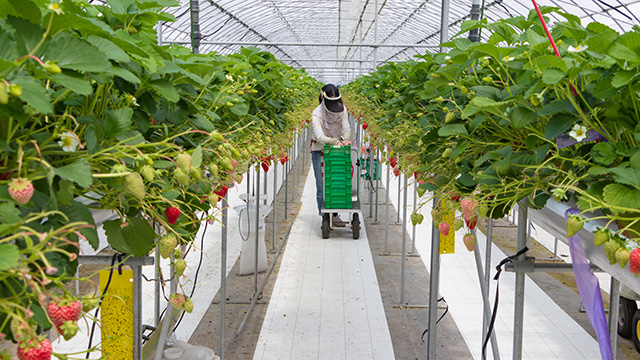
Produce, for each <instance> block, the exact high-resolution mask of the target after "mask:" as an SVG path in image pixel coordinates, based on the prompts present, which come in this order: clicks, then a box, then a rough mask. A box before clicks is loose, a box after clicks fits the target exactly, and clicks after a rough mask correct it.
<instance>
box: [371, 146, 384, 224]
mask: <svg viewBox="0 0 640 360" xmlns="http://www.w3.org/2000/svg"><path fill="white" fill-rule="evenodd" d="M376 159H377V160H378V164H373V170H374V174H377V176H376V216H375V218H374V219H373V223H374V224H377V223H378V191H379V190H380V175H381V174H380V173H379V171H378V167H380V168H382V166H380V149H378V148H376V157H375V158H374V161H375V160H376Z"/></svg>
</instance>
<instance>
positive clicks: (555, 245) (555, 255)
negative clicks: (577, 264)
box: [553, 237, 558, 258]
mask: <svg viewBox="0 0 640 360" xmlns="http://www.w3.org/2000/svg"><path fill="white" fill-rule="evenodd" d="M553 257H554V258H557V257H558V238H557V237H554V238H553Z"/></svg>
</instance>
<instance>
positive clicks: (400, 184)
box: [396, 173, 402, 224]
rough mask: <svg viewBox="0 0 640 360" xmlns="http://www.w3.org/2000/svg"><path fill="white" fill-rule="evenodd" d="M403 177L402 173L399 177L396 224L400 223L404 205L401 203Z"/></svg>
mask: <svg viewBox="0 0 640 360" xmlns="http://www.w3.org/2000/svg"><path fill="white" fill-rule="evenodd" d="M401 177H402V173H401V174H400V175H398V217H397V218H396V224H398V223H400V206H401V204H402V203H401V202H400V194H401V193H402V182H401V181H400V178H401Z"/></svg>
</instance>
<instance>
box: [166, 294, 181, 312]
mask: <svg viewBox="0 0 640 360" xmlns="http://www.w3.org/2000/svg"><path fill="white" fill-rule="evenodd" d="M184 301H185V299H184V295H182V294H178V293H173V294H171V296H169V302H170V303H171V305H173V307H174V308H176V309H182V306H183V305H184Z"/></svg>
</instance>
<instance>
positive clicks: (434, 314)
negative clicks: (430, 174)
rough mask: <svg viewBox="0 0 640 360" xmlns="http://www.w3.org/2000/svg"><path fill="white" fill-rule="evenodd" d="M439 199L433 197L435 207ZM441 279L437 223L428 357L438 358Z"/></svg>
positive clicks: (433, 241)
mask: <svg viewBox="0 0 640 360" xmlns="http://www.w3.org/2000/svg"><path fill="white" fill-rule="evenodd" d="M436 204H438V199H437V198H434V199H433V205H434V207H435V206H436ZM439 281H440V231H439V230H438V229H437V228H436V226H435V224H434V225H433V226H432V227H431V264H430V270H429V333H428V339H427V359H428V360H435V359H436V335H437V333H438V332H437V331H436V327H437V326H438V324H437V323H436V321H437V318H438V296H439V295H438V291H439V290H438V287H439V285H440V284H439Z"/></svg>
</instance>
